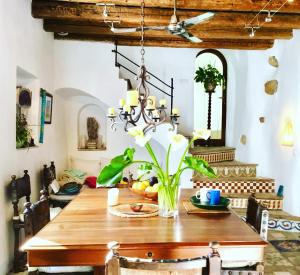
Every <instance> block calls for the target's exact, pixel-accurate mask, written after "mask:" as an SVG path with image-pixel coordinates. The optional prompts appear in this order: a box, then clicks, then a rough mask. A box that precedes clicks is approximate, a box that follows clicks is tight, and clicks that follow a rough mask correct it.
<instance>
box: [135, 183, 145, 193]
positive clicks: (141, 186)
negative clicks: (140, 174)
mask: <svg viewBox="0 0 300 275" xmlns="http://www.w3.org/2000/svg"><path fill="white" fill-rule="evenodd" d="M146 188H147V186H146V185H145V184H144V183H143V182H140V183H139V185H138V188H137V189H138V190H141V191H143V190H145V189H146Z"/></svg>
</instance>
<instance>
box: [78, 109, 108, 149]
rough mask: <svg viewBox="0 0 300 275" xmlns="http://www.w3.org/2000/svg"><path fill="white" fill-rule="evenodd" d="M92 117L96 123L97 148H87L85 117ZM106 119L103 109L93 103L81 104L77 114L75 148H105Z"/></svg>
mask: <svg viewBox="0 0 300 275" xmlns="http://www.w3.org/2000/svg"><path fill="white" fill-rule="evenodd" d="M88 118H94V119H95V120H96V121H97V123H98V131H97V133H98V140H97V148H95V149H90V148H88V144H87V143H88V140H89V136H88V127H87V119H88ZM106 121H107V117H106V115H105V111H104V110H103V109H102V108H101V106H99V105H98V104H95V103H90V104H86V105H84V106H82V107H81V108H80V110H79V112H78V115H77V142H78V143H77V148H78V150H79V151H93V150H94V151H103V150H106V131H107V129H106V128H107V127H106Z"/></svg>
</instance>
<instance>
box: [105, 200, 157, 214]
mask: <svg viewBox="0 0 300 275" xmlns="http://www.w3.org/2000/svg"><path fill="white" fill-rule="evenodd" d="M142 204H143V208H142V209H141V211H140V212H134V211H133V210H132V209H131V208H130V204H129V203H127V204H119V205H116V206H111V207H109V208H108V211H109V213H110V214H113V215H115V216H118V217H124V218H146V217H154V216H157V215H158V206H157V204H153V203H142Z"/></svg>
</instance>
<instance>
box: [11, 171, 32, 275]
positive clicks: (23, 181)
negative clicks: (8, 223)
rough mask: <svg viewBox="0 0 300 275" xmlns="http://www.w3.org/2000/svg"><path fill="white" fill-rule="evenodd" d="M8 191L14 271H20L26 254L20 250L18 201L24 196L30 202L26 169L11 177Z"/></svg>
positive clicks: (23, 266)
mask: <svg viewBox="0 0 300 275" xmlns="http://www.w3.org/2000/svg"><path fill="white" fill-rule="evenodd" d="M9 191H10V195H11V201H12V205H13V210H14V213H13V230H14V261H13V270H14V272H22V271H24V270H25V269H26V254H25V253H24V252H22V251H21V250H20V243H21V241H20V235H21V234H20V231H21V230H22V229H23V227H24V220H23V216H22V215H20V214H21V213H22V212H23V210H21V209H19V202H20V200H21V199H22V198H25V200H26V202H30V195H31V187H30V177H29V175H28V170H25V171H24V176H23V177H21V178H17V177H16V176H15V175H13V176H12V177H11V182H10V184H9Z"/></svg>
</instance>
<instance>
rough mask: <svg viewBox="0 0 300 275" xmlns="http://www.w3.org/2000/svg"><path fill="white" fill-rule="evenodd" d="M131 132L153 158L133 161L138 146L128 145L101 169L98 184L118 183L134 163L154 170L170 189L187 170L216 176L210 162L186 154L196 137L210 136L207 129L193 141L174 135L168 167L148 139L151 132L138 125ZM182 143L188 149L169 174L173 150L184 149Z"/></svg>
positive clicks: (167, 158) (169, 149)
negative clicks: (147, 133)
mask: <svg viewBox="0 0 300 275" xmlns="http://www.w3.org/2000/svg"><path fill="white" fill-rule="evenodd" d="M129 134H130V135H132V136H134V137H135V140H136V143H137V144H139V145H140V146H143V147H144V148H146V150H147V152H148V154H149V156H150V158H151V161H144V160H134V153H135V149H134V148H127V149H126V150H125V151H124V153H123V154H122V155H119V156H116V157H115V158H113V159H112V160H111V162H110V163H109V164H108V165H107V166H105V167H104V168H103V169H102V170H101V171H100V174H99V176H98V178H97V185H98V186H103V187H112V186H115V185H116V184H117V183H118V182H120V180H121V179H122V177H123V171H124V169H125V168H126V167H128V166H130V165H133V164H139V165H140V168H139V169H141V170H144V171H145V174H147V173H148V172H149V171H150V170H153V171H154V172H155V173H156V175H157V177H158V179H159V183H160V185H159V188H161V186H163V187H165V188H167V189H168V188H169V190H174V188H175V189H177V188H178V185H179V182H180V177H181V174H182V173H183V172H184V171H185V170H187V169H192V170H195V171H197V172H198V173H200V174H202V175H205V176H207V177H210V178H212V177H216V175H215V173H214V171H213V169H212V168H211V167H210V166H209V164H208V163H207V162H206V161H204V160H202V159H199V158H195V157H192V156H187V154H188V151H189V148H190V147H191V145H192V143H193V142H194V140H196V139H200V138H203V139H208V138H209V136H210V131H208V130H196V131H194V133H193V138H192V139H191V140H190V142H187V139H186V138H185V137H184V136H182V135H180V134H171V135H170V144H169V146H168V150H167V153H166V156H165V158H166V165H165V167H162V166H161V165H160V164H159V162H158V160H157V157H156V154H155V152H154V150H153V148H152V146H151V144H150V142H149V141H150V137H149V136H148V135H147V136H145V135H144V132H143V130H142V129H140V128H138V127H133V128H131V129H129ZM183 146H186V148H185V150H184V152H183V154H182V156H181V158H180V160H179V163H178V168H177V170H176V172H175V173H174V174H172V175H170V173H169V172H170V171H169V162H170V152H171V151H174V150H177V149H179V148H182V147H183Z"/></svg>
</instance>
